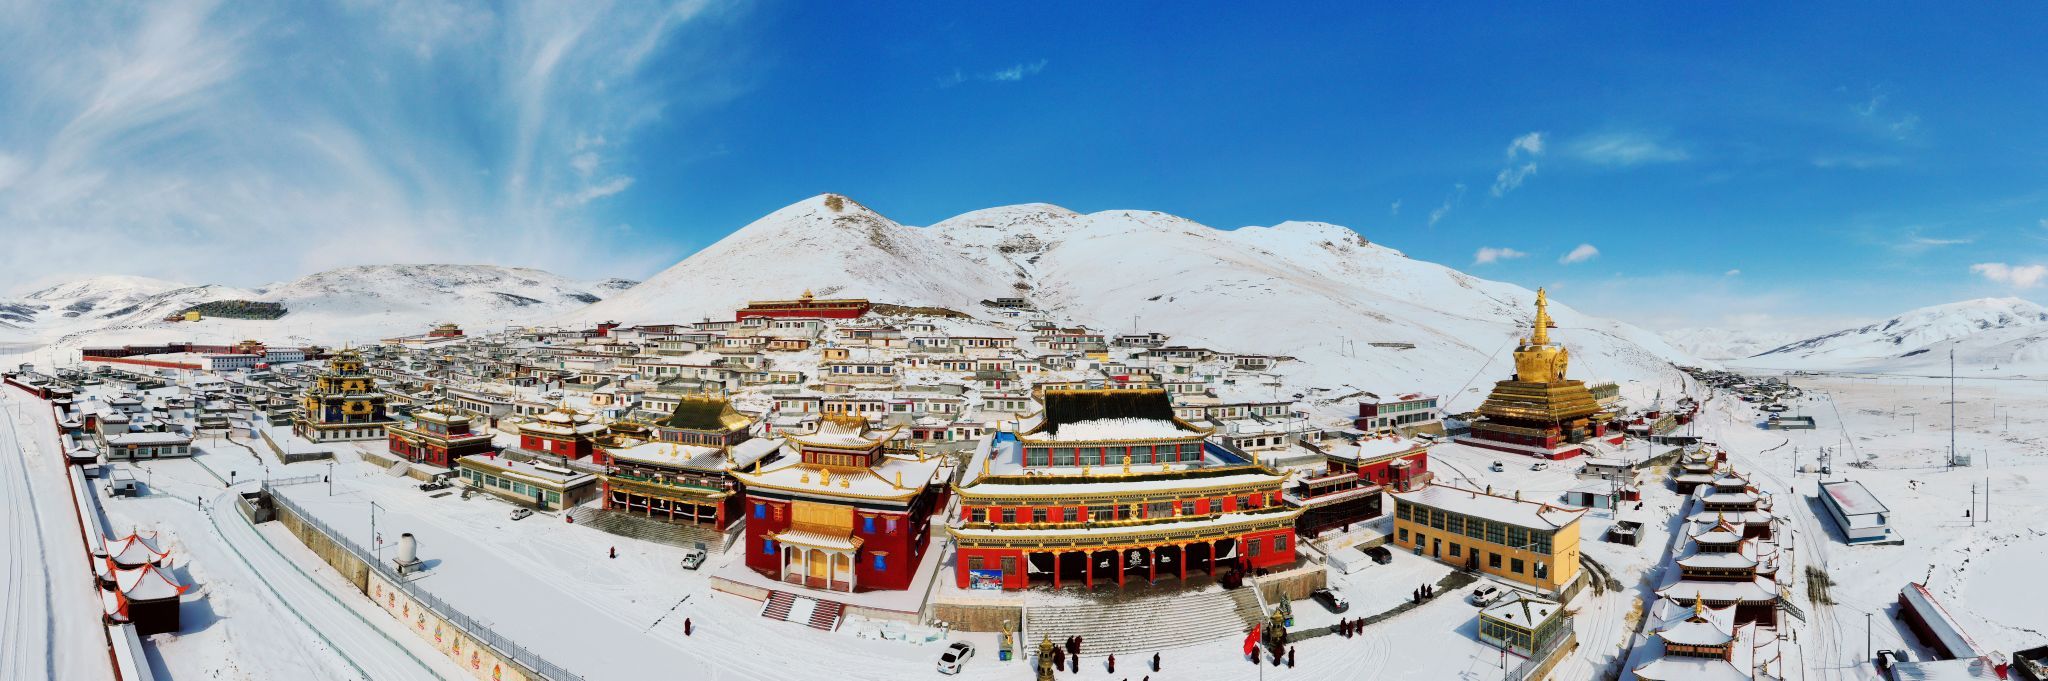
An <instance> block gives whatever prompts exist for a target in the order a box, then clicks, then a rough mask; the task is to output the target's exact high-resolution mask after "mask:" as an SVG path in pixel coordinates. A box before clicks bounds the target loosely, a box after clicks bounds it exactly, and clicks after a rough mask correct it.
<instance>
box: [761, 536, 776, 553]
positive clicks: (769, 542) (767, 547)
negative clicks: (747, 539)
mask: <svg viewBox="0 0 2048 681" xmlns="http://www.w3.org/2000/svg"><path fill="white" fill-rule="evenodd" d="M761 553H764V554H767V555H770V556H772V555H775V540H773V539H763V540H761Z"/></svg>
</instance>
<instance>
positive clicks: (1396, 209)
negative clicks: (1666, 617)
mask: <svg viewBox="0 0 2048 681" xmlns="http://www.w3.org/2000/svg"><path fill="white" fill-rule="evenodd" d="M4 168H5V166H0V173H4ZM5 178H6V175H4V174H0V182H4V181H5ZM1387 214H1388V215H1400V214H1401V200H1400V199H1395V200H1394V203H1393V205H1390V206H1387ZM2043 222H2048V220H2043Z"/></svg>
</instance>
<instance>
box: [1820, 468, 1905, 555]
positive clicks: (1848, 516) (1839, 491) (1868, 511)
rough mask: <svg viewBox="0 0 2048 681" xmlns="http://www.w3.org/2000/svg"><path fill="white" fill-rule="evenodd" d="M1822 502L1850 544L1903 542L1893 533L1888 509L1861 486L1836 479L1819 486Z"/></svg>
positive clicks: (1852, 481) (1850, 481)
mask: <svg viewBox="0 0 2048 681" xmlns="http://www.w3.org/2000/svg"><path fill="white" fill-rule="evenodd" d="M1820 492H1821V494H1820V500H1821V503H1822V504H1824V505H1826V506H1827V507H1828V515H1829V516H1832V517H1833V518H1834V519H1835V526H1836V527H1839V528H1841V529H1842V534H1843V536H1845V537H1846V538H1847V539H1848V540H1849V543H1851V544H1883V543H1893V544H1903V543H1905V539H1904V538H1901V537H1899V536H1898V535H1897V534H1895V533H1893V532H1892V528H1891V510H1890V509H1887V508H1885V507H1884V504H1883V503H1882V502H1879V501H1878V500H1877V496H1876V495H1873V494H1871V493H1870V490H1868V489H1864V487H1863V483H1860V482H1857V481H1855V480H1837V481H1834V482H1823V483H1821V484H1820Z"/></svg>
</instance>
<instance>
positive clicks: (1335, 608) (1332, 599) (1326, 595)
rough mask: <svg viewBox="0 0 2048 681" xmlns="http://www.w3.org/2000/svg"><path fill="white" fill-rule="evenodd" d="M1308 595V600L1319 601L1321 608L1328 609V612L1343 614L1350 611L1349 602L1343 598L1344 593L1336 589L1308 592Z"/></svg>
mask: <svg viewBox="0 0 2048 681" xmlns="http://www.w3.org/2000/svg"><path fill="white" fill-rule="evenodd" d="M1308 595H1309V597H1310V598H1314V599H1316V600H1318V601H1321V602H1322V604H1323V607H1325V608H1329V609H1330V612H1344V611H1346V610H1350V609H1351V601H1350V600H1348V599H1346V598H1344V593H1343V592H1341V591H1338V590H1336V589H1327V588H1326V589H1316V590H1315V591H1311V592H1309V594H1308Z"/></svg>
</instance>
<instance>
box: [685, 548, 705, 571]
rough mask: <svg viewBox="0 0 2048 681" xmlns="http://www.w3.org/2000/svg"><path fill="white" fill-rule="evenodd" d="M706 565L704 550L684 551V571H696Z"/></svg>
mask: <svg viewBox="0 0 2048 681" xmlns="http://www.w3.org/2000/svg"><path fill="white" fill-rule="evenodd" d="M703 565H704V549H702V548H694V549H685V550H684V551H683V569H685V570H695V569H697V568H699V567H703Z"/></svg>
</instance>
